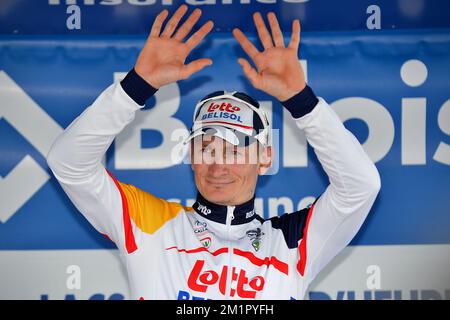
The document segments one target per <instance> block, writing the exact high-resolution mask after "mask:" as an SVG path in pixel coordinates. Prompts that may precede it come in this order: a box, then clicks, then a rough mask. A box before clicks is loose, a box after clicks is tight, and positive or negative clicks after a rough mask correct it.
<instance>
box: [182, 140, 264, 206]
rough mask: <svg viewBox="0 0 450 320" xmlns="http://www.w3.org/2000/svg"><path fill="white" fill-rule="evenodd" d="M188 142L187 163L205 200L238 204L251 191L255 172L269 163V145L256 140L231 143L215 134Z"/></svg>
mask: <svg viewBox="0 0 450 320" xmlns="http://www.w3.org/2000/svg"><path fill="white" fill-rule="evenodd" d="M192 141H193V142H192V143H191V163H192V170H193V171H194V176H195V184H196V185H197V189H198V191H199V192H200V194H201V195H202V196H203V197H205V198H206V199H207V200H208V201H211V202H213V203H217V204H221V205H238V204H241V203H244V202H246V201H248V200H250V199H251V198H252V197H253V194H254V193H255V188H256V182H257V180H258V175H259V174H262V173H263V172H264V171H265V170H267V168H268V167H269V166H270V156H271V150H270V148H265V149H260V150H261V151H260V153H261V154H262V156H258V149H259V148H258V143H257V142H255V143H252V144H250V145H249V146H247V147H237V146H233V145H232V144H231V143H229V142H227V141H225V140H223V139H221V138H218V137H215V136H204V135H203V136H199V137H196V138H194V139H193V140H192Z"/></svg>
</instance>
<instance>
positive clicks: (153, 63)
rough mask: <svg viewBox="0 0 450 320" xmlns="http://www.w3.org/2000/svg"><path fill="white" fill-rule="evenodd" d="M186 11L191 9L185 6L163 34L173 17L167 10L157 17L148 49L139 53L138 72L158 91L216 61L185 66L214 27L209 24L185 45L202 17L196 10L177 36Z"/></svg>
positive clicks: (209, 22) (181, 7)
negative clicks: (192, 52) (164, 23)
mask: <svg viewBox="0 0 450 320" xmlns="http://www.w3.org/2000/svg"><path fill="white" fill-rule="evenodd" d="M186 11H187V5H185V4H183V5H181V6H180V7H179V8H178V9H177V10H176V11H175V13H174V14H173V16H172V18H170V20H169V21H168V22H167V24H166V26H165V28H164V30H163V31H162V33H161V28H162V24H163V22H164V20H165V19H166V18H167V16H168V14H169V13H168V11H167V10H166V9H165V10H163V11H161V12H160V13H159V14H158V15H157V16H156V18H155V21H154V22H153V26H152V30H151V31H150V35H149V36H148V38H147V41H146V43H145V46H144V48H142V50H141V52H140V53H139V57H138V59H137V61H136V65H135V67H134V69H135V70H136V72H137V73H138V74H139V75H140V76H141V77H142V78H144V79H145V81H147V82H148V83H149V84H150V85H152V86H153V87H155V88H159V87H161V86H163V85H166V84H169V83H172V82H176V81H178V80H182V79H187V78H189V77H190V76H191V75H192V74H193V73H195V72H198V71H200V70H202V69H203V68H204V67H206V66H208V65H211V64H212V60H211V59H208V58H202V59H198V60H194V61H192V62H190V63H189V64H187V65H185V64H184V62H185V60H186V57H187V56H188V55H189V53H190V52H191V51H192V50H193V49H194V48H195V47H196V46H197V45H198V44H199V43H200V42H201V41H202V40H203V38H204V37H205V36H206V35H207V34H208V33H209V32H210V31H211V29H212V28H213V25H214V23H213V22H212V21H211V20H209V21H208V22H206V23H205V24H204V25H203V26H202V27H201V28H200V29H199V30H198V31H197V32H195V33H194V34H193V35H192V36H190V37H189V39H188V40H187V41H185V42H183V39H184V38H185V37H186V35H187V34H188V33H189V32H190V31H191V29H192V27H193V26H194V24H195V23H196V22H197V21H198V19H199V18H200V15H201V10H200V9H198V8H197V9H195V10H194V11H193V12H192V13H191V15H190V16H189V17H188V19H186V21H185V22H184V23H183V25H182V26H181V27H180V28H179V29H178V30H177V32H176V33H175V35H173V33H174V31H175V29H176V27H177V25H178V23H179V22H180V20H181V18H182V17H183V15H184V14H185V13H186Z"/></svg>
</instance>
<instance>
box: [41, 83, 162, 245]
mask: <svg viewBox="0 0 450 320" xmlns="http://www.w3.org/2000/svg"><path fill="white" fill-rule="evenodd" d="M142 107H143V105H139V104H138V103H137V102H135V100H134V99H132V98H131V97H130V96H129V95H128V94H127V92H125V91H124V88H123V87H122V86H121V84H120V83H119V82H116V83H114V84H112V85H111V86H109V87H108V88H107V89H106V90H105V91H103V92H102V93H101V95H100V96H99V97H98V98H97V99H96V100H95V102H94V103H93V104H92V105H91V106H89V107H88V108H87V109H85V110H84V111H83V112H82V113H81V114H80V115H79V116H78V117H77V118H76V119H75V120H74V121H73V122H72V123H71V124H70V125H69V126H68V127H67V128H66V129H65V130H64V132H63V133H62V134H61V135H60V136H59V137H58V138H57V139H56V140H55V142H54V143H53V145H52V147H51V149H50V151H49V153H48V155H47V163H48V165H49V167H50V169H51V171H52V172H53V175H54V176H55V177H56V179H57V180H58V182H59V184H60V185H61V187H62V189H63V190H64V191H65V193H66V194H67V196H68V197H69V199H70V200H71V201H72V203H73V204H74V205H75V207H76V208H77V209H78V210H79V211H80V212H81V213H82V214H83V215H84V216H85V217H86V219H87V220H88V221H89V222H90V223H91V224H92V225H93V226H94V228H95V229H97V230H98V231H99V232H100V233H102V234H104V235H105V236H107V237H109V238H110V239H111V240H112V241H113V242H114V243H115V244H116V245H117V247H118V248H119V249H123V250H126V252H128V253H131V252H133V251H134V250H136V248H137V244H136V241H135V237H134V229H135V225H134V224H133V222H132V218H133V217H132V216H131V215H130V210H131V209H135V208H136V207H137V205H129V203H130V202H132V200H133V197H136V196H135V195H136V194H140V192H138V191H136V190H134V189H133V190H132V191H134V192H131V191H130V190H131V188H130V187H129V186H127V185H126V184H124V183H122V182H120V181H118V180H117V179H115V178H114V177H113V175H112V174H111V173H110V172H109V171H107V170H106V168H105V167H104V165H103V164H102V162H101V160H102V157H103V156H104V154H105V152H106V150H107V149H108V147H109V146H110V145H111V143H112V141H113V140H114V138H115V137H116V135H117V134H119V133H120V132H121V131H122V130H123V129H124V127H125V126H127V125H128V124H129V123H130V122H132V121H133V119H134V118H135V113H136V111H137V110H139V109H140V108H142ZM124 189H127V191H126V192H125V191H124ZM147 200H148V199H147ZM153 200H154V201H153V202H151V203H150V204H153V203H157V201H156V199H153Z"/></svg>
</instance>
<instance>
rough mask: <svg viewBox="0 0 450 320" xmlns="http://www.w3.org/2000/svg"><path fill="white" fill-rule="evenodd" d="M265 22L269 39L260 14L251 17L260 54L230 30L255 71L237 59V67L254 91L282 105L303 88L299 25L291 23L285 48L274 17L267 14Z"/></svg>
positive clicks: (240, 36) (237, 33) (237, 30)
mask: <svg viewBox="0 0 450 320" xmlns="http://www.w3.org/2000/svg"><path fill="white" fill-rule="evenodd" d="M267 18H268V20H269V24H270V29H271V31H272V36H271V35H270V34H269V31H268V30H267V28H266V25H265V23H264V21H263V19H262V17H261V14H260V13H259V12H256V13H254V14H253V21H254V23H255V26H256V29H257V31H258V36H259V39H260V40H261V43H262V45H263V47H264V51H263V52H260V51H259V50H258V49H257V48H256V47H255V46H254V45H253V44H252V43H251V42H250V40H249V39H248V38H247V37H246V36H245V35H244V33H242V31H241V30H239V29H238V28H234V29H233V36H234V37H235V38H236V40H237V41H238V42H239V44H240V45H241V47H242V49H243V50H244V51H245V52H246V53H247V54H248V56H249V57H250V58H251V59H252V61H253V63H254V64H255V66H256V70H255V68H253V67H252V66H251V65H250V63H249V62H248V61H247V60H246V59H244V58H239V59H238V63H239V64H240V65H241V66H242V69H243V70H244V73H245V75H246V77H247V78H248V79H249V80H250V82H251V83H252V85H253V86H254V87H255V88H257V89H259V90H262V91H264V92H266V93H268V94H270V95H272V96H274V97H276V98H277V99H278V100H279V101H285V100H287V99H289V98H290V97H292V96H294V95H295V94H296V93H298V92H300V91H301V90H303V89H304V88H305V86H306V83H305V75H304V73H303V70H302V67H301V65H300V63H299V61H298V47H299V44H300V21H299V20H298V19H295V20H294V21H293V22H292V35H291V41H290V43H289V45H288V47H285V45H284V39H283V34H282V33H281V30H280V26H279V24H278V20H277V18H276V16H275V13H273V12H269V13H268V14H267Z"/></svg>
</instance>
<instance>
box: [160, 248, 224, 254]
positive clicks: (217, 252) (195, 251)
mask: <svg viewBox="0 0 450 320" xmlns="http://www.w3.org/2000/svg"><path fill="white" fill-rule="evenodd" d="M172 249H175V250H177V251H178V252H185V253H199V252H205V251H206V252H209V253H211V254H212V255H213V256H218V255H219V254H222V253H227V252H228V248H220V249H217V250H216V251H214V252H210V251H209V250H208V249H207V248H205V247H199V248H196V249H190V250H187V249H178V247H170V248H166V250H172Z"/></svg>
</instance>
